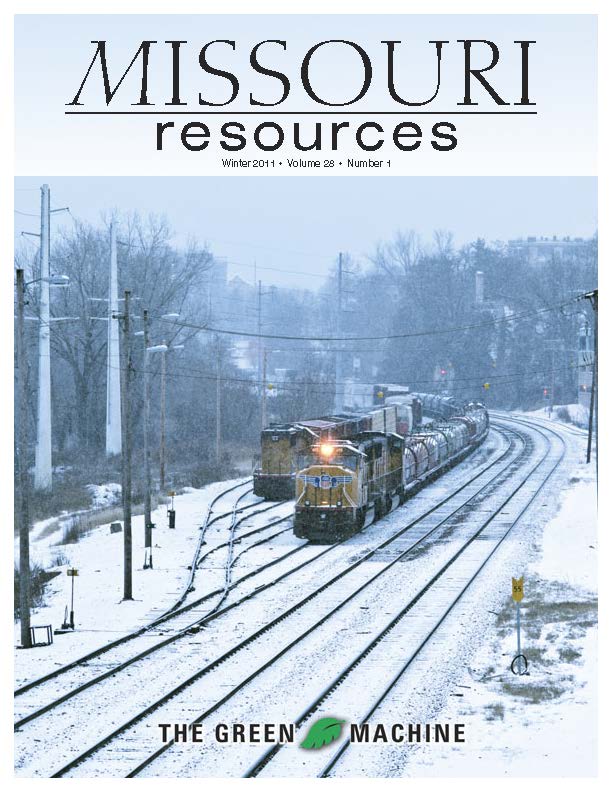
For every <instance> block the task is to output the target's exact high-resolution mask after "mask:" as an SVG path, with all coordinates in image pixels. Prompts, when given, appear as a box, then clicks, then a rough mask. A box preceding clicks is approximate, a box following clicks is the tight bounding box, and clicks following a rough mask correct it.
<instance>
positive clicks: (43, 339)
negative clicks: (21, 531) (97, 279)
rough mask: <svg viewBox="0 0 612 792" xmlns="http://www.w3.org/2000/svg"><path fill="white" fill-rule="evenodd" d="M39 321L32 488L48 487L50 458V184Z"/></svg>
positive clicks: (45, 192) (43, 220) (44, 193)
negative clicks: (36, 405)
mask: <svg viewBox="0 0 612 792" xmlns="http://www.w3.org/2000/svg"><path fill="white" fill-rule="evenodd" d="M40 193H41V198H40V323H39V329H38V416H37V430H36V457H35V463H34V487H35V488H36V489H37V490H50V489H51V486H52V479H53V477H52V459H51V343H50V337H51V333H50V321H49V320H50V318H51V315H50V308H49V298H50V283H49V277H50V271H49V256H50V231H49V225H50V219H51V211H50V192H49V185H48V184H43V186H42V187H41V188H40Z"/></svg>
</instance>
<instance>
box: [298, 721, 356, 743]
mask: <svg viewBox="0 0 612 792" xmlns="http://www.w3.org/2000/svg"><path fill="white" fill-rule="evenodd" d="M343 723H346V721H343V720H338V718H319V720H318V721H315V723H313V724H312V726H311V727H310V729H309V731H308V734H307V735H306V739H305V740H304V742H302V743H301V746H302V748H322V747H323V746H324V745H329V744H330V743H332V742H333V741H334V740H337V739H338V737H340V733H341V731H342V724H343Z"/></svg>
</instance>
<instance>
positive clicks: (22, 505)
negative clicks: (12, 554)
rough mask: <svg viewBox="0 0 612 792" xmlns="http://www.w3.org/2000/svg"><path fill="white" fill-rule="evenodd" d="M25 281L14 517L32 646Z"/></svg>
mask: <svg viewBox="0 0 612 792" xmlns="http://www.w3.org/2000/svg"><path fill="white" fill-rule="evenodd" d="M24 305H25V281H24V276H23V270H22V269H18V270H17V338H16V342H17V350H16V352H17V361H16V362H17V416H18V421H19V424H18V427H17V464H18V466H19V473H18V482H19V491H18V495H17V519H18V520H19V620H20V624H21V646H22V647H23V648H24V649H29V648H30V647H31V646H32V636H31V633H30V518H29V509H28V493H29V486H28V484H29V482H28V426H27V420H28V412H27V393H26V360H25V338H24Z"/></svg>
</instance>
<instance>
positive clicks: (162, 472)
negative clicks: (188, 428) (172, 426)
mask: <svg viewBox="0 0 612 792" xmlns="http://www.w3.org/2000/svg"><path fill="white" fill-rule="evenodd" d="M162 343H163V344H165V343H166V342H165V341H163V342H162ZM159 405H160V409H159V490H160V492H161V493H162V495H163V494H164V493H165V492H166V355H165V354H163V355H162V359H161V383H160V396H159Z"/></svg>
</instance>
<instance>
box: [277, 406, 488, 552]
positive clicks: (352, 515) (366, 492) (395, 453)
mask: <svg viewBox="0 0 612 792" xmlns="http://www.w3.org/2000/svg"><path fill="white" fill-rule="evenodd" d="M414 396H416V397H417V398H418V399H419V400H420V401H421V402H422V405H423V412H424V413H425V414H426V415H428V416H431V417H433V419H434V420H433V422H432V423H426V424H423V425H422V426H420V427H415V428H413V431H411V432H409V433H406V434H405V435H402V434H400V433H398V432H396V431H386V432H385V431H372V430H366V431H359V432H356V433H355V434H354V435H353V436H351V437H346V438H342V439H340V438H326V439H323V438H319V440H318V441H317V442H315V443H313V444H311V445H309V446H306V447H303V448H302V449H300V451H299V452H298V454H297V466H298V470H297V473H296V476H295V518H294V527H293V532H294V534H295V535H296V536H297V537H299V538H302V539H309V540H310V541H312V542H317V543H322V544H327V543H333V542H336V541H339V540H341V539H345V538H347V537H349V536H351V535H352V534H354V533H356V532H358V531H360V530H362V529H363V528H365V527H367V526H368V525H370V524H371V523H373V522H374V521H375V520H377V519H379V518H380V517H382V516H384V515H385V514H387V513H388V512H390V511H391V510H392V509H394V508H396V507H397V506H398V505H399V504H401V503H403V502H405V501H406V500H407V498H409V497H410V496H411V495H412V494H414V493H415V492H416V491H418V490H419V489H420V488H421V487H423V486H424V485H425V484H426V483H428V482H429V481H431V480H432V479H434V478H436V477H437V476H439V475H441V474H442V473H444V472H445V471H446V470H448V469H449V468H451V467H452V466H453V465H455V464H457V463H458V462H459V461H461V460H462V459H464V458H465V457H466V456H467V455H468V454H469V453H471V452H472V451H473V450H474V449H475V448H476V447H477V446H478V445H480V443H482V442H483V440H484V439H485V437H486V436H487V433H488V429H489V415H488V412H487V410H486V408H485V407H484V405H482V404H480V403H468V404H465V405H463V404H461V403H459V402H458V401H456V400H455V399H453V398H451V397H446V396H436V395H431V394H411V397H414Z"/></svg>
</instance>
